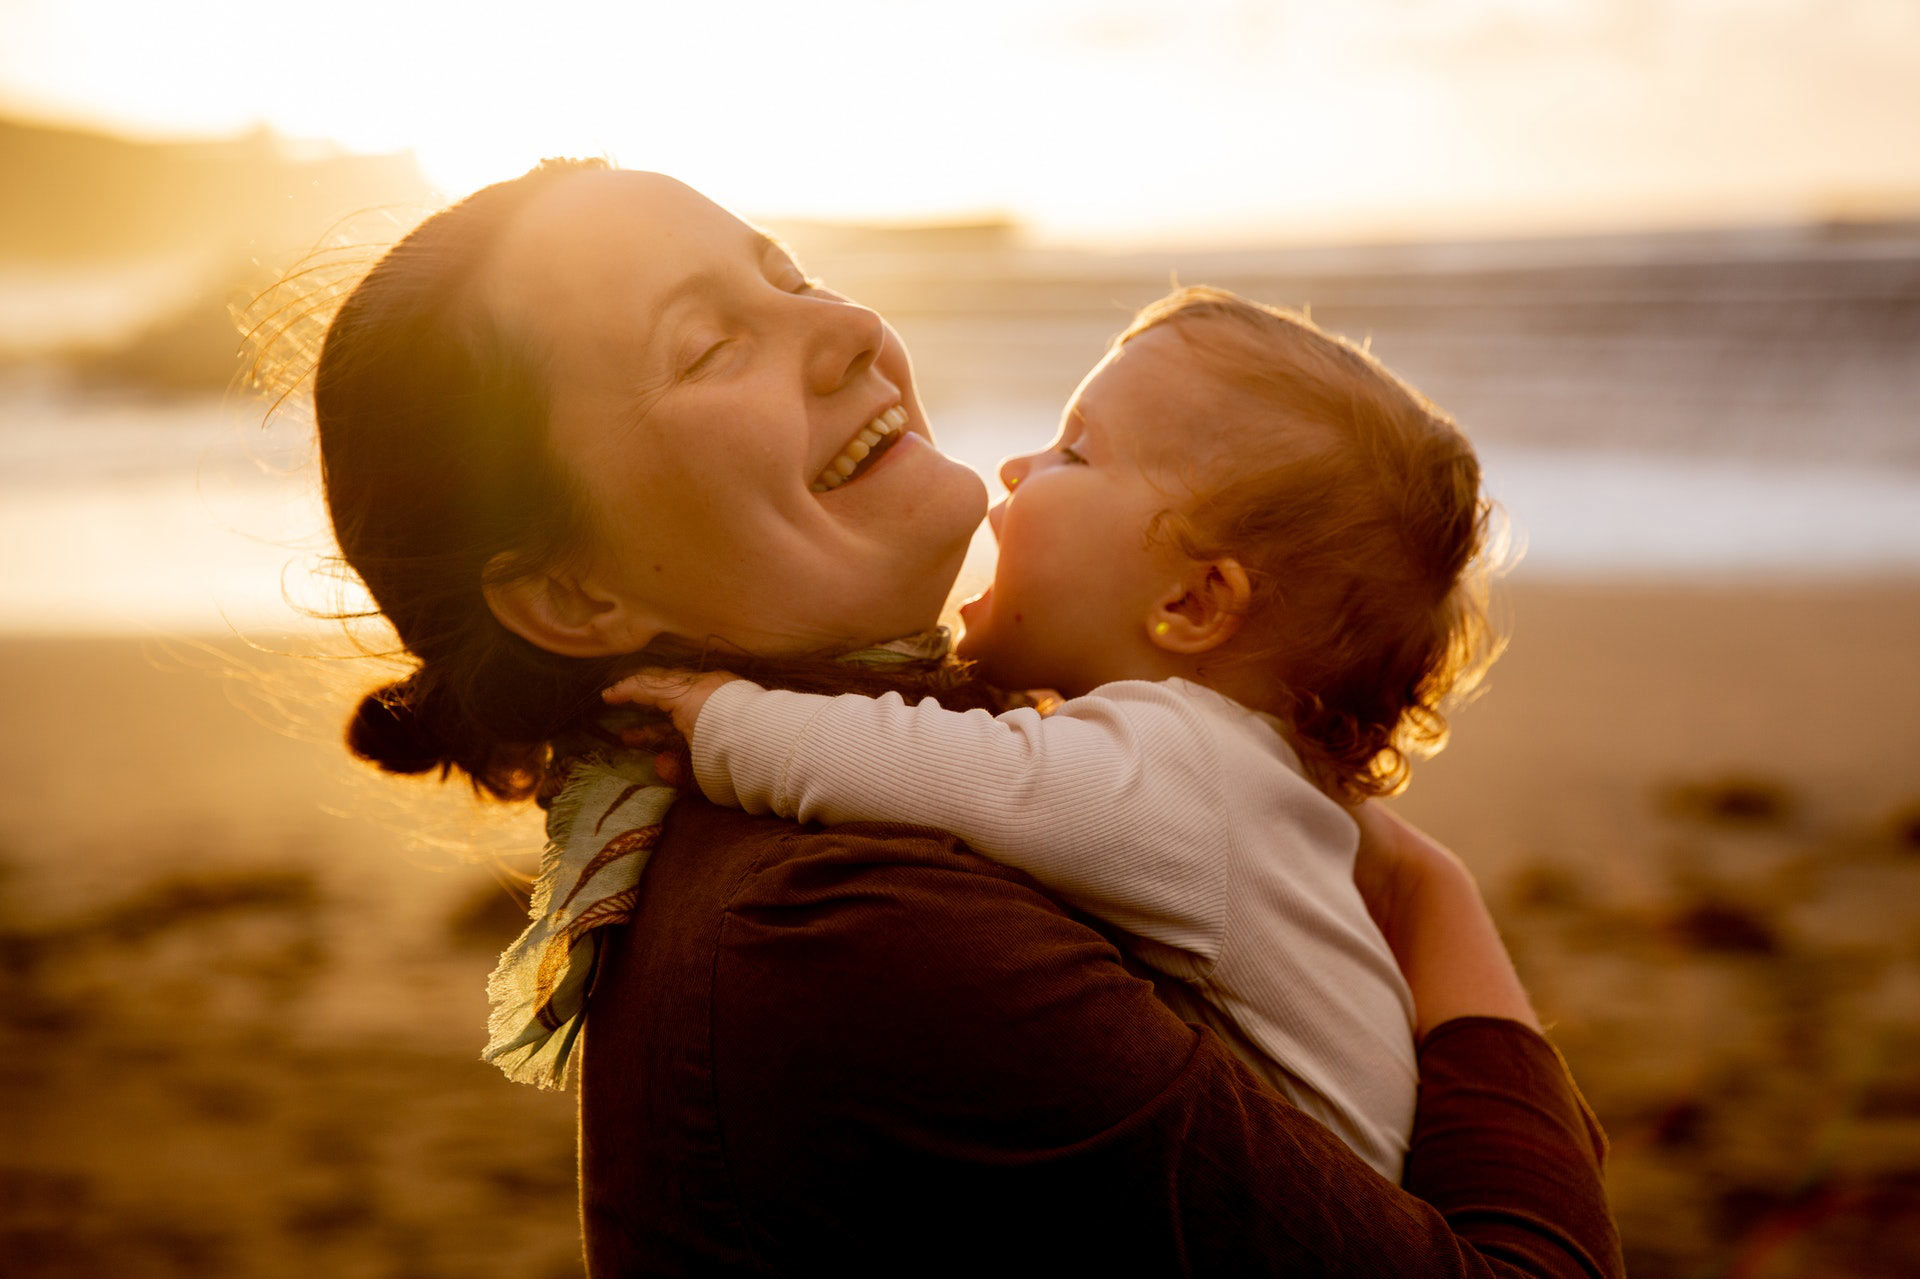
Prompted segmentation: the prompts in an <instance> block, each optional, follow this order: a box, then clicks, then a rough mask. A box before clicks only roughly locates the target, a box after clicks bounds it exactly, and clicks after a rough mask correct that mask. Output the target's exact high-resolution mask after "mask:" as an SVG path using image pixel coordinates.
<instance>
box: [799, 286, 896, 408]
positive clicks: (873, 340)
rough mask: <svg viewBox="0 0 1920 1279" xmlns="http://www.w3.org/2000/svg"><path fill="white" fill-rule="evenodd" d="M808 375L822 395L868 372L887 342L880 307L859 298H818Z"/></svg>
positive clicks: (830, 392)
mask: <svg viewBox="0 0 1920 1279" xmlns="http://www.w3.org/2000/svg"><path fill="white" fill-rule="evenodd" d="M815 305H817V306H820V307H822V308H823V310H821V311H820V312H819V313H817V314H816V315H815V317H814V324H815V326H816V328H815V330H814V341H813V351H812V353H811V359H810V360H809V368H808V377H809V380H810V381H811V382H812V383H813V389H814V392H815V393H816V394H819V395H831V394H832V393H833V392H835V391H838V390H839V389H840V388H841V387H843V386H846V385H847V384H848V383H850V382H852V381H853V380H854V379H855V378H857V377H859V376H860V375H861V374H862V373H865V372H866V371H867V369H868V368H869V367H871V366H872V364H873V362H874V360H876V359H877V358H879V355H880V349H881V348H882V347H883V346H885V345H886V342H887V329H886V324H885V323H884V322H883V321H882V320H881V319H880V313H879V312H878V311H874V310H870V309H869V308H867V307H864V306H861V305H859V304H858V303H855V302H844V301H840V300H837V299H834V300H828V299H818V300H817V301H816V302H815Z"/></svg>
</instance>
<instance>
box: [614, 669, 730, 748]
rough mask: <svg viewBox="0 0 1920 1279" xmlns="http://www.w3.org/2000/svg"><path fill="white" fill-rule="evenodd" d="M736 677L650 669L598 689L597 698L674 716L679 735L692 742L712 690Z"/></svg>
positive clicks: (725, 673) (717, 672)
mask: <svg viewBox="0 0 1920 1279" xmlns="http://www.w3.org/2000/svg"><path fill="white" fill-rule="evenodd" d="M739 678H740V677H739V676H738V675H735V674H733V673H731V672H729V671H705V672H701V673H699V674H695V673H693V672H691V671H676V670H673V669H671V668H669V667H664V666H650V667H647V668H646V669H645V670H641V671H636V672H634V673H633V674H632V675H629V676H627V677H626V678H625V679H623V680H621V681H620V682H619V683H617V684H614V685H612V686H610V687H608V688H603V689H601V690H600V697H601V699H602V700H604V701H606V702H609V703H620V702H631V703H633V704H634V705H636V706H651V707H653V708H654V709H655V710H662V711H665V712H666V713H667V714H669V715H671V716H672V717H673V726H674V727H675V728H677V729H679V730H680V736H682V737H684V738H686V739H687V740H688V741H692V740H693V726H694V725H695V724H697V723H699V721H700V708H701V707H703V706H705V705H706V704H707V699H708V698H709V697H712V696H713V690H714V689H716V688H719V687H720V686H721V685H722V684H730V683H732V682H733V681H734V680H736V679H739Z"/></svg>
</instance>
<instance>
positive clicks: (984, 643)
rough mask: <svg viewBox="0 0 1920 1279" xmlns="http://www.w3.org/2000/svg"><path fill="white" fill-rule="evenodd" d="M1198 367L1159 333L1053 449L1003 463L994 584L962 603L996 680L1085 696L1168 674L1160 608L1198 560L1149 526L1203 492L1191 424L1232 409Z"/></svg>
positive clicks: (993, 517)
mask: <svg viewBox="0 0 1920 1279" xmlns="http://www.w3.org/2000/svg"><path fill="white" fill-rule="evenodd" d="M1194 365H1195V362H1194V359H1193V356H1192V355H1191V353H1190V352H1189V351H1188V349H1187V347H1186V343H1185V342H1184V341H1183V340H1182V338H1181V337H1180V335H1179V334H1178V333H1176V332H1174V331H1173V329H1172V327H1171V326H1166V325H1163V326H1161V327H1160V328H1156V329H1149V330H1147V331H1146V332H1145V333H1142V334H1140V335H1139V336H1138V337H1135V338H1134V339H1133V340H1132V341H1130V342H1128V343H1127V344H1126V345H1125V346H1123V347H1121V348H1120V349H1119V350H1118V351H1116V352H1114V353H1113V354H1111V355H1109V356H1108V357H1107V359H1105V360H1103V361H1102V362H1101V363H1100V364H1099V365H1098V366H1097V367H1096V368H1095V369H1094V370H1093V372H1091V373H1089V374H1088V375H1087V378H1086V380H1085V381H1083V382H1082V383H1081V384H1080V388H1079V389H1078V390H1077V391H1075V392H1074V394H1073V399H1072V400H1070V401H1069V402H1068V404H1067V409H1066V412H1065V414H1064V415H1063V416H1062V418H1061V422H1060V432H1059V434H1058V435H1057V436H1055V438H1054V440H1053V442H1052V443H1051V444H1049V445H1048V446H1047V447H1046V448H1045V449H1043V450H1041V451H1040V452H1037V453H1028V454H1023V455H1021V456H1018V457H1011V458H1008V459H1007V460H1006V461H1005V462H1003V463H1001V466H1000V478H1001V480H1002V481H1003V482H1004V483H1005V484H1006V485H1007V487H1008V488H1009V489H1010V490H1011V492H1010V493H1009V495H1008V496H1007V498H1006V499H1005V500H1004V501H1002V502H1000V503H999V504H998V505H996V506H995V507H994V508H993V509H992V510H990V511H989V512H987V522H988V524H989V525H990V526H991V527H992V529H993V533H994V537H995V539H996V540H997V541H998V542H999V547H1000V557H999V563H998V565H997V566H996V568H995V571H994V577H993V585H992V587H990V588H989V589H988V590H987V591H986V592H985V593H984V594H982V595H980V596H978V597H977V598H975V599H973V600H970V601H968V602H967V603H966V604H965V605H964V606H962V608H961V610H960V616H961V619H962V620H963V621H964V622H965V623H966V631H965V634H964V636H963V637H962V639H961V641H960V646H959V651H960V654H961V655H962V656H963V657H970V658H973V659H975V660H976V661H978V662H979V663H980V664H981V671H982V674H984V675H985V676H986V677H987V678H988V679H990V680H992V681H994V682H995V683H997V684H1000V685H1002V686H1003V687H1007V688H1052V689H1057V690H1059V691H1060V692H1061V693H1063V694H1065V695H1066V696H1069V697H1073V696H1077V695H1079V694H1081V693H1084V692H1086V691H1087V690H1088V689H1091V688H1093V687H1095V686H1096V685H1099V684H1104V683H1108V682H1111V681H1113V680H1117V679H1154V678H1159V677H1160V676H1161V674H1162V673H1163V672H1162V671H1161V670H1160V669H1159V668H1158V665H1157V661H1156V655H1157V653H1158V650H1157V649H1155V648H1154V646H1153V645H1152V644H1151V642H1150V639H1149V636H1148V631H1147V627H1148V625H1149V621H1148V615H1149V614H1150V613H1151V612H1152V611H1153V609H1154V608H1155V607H1156V606H1157V605H1158V604H1160V603H1161V602H1162V601H1163V600H1164V599H1165V598H1166V597H1167V595H1168V593H1169V592H1170V591H1171V592H1173V593H1174V595H1175V596H1176V597H1177V596H1178V594H1179V593H1180V589H1181V588H1180V587H1179V586H1178V583H1179V582H1180V581H1181V570H1182V569H1183V568H1184V567H1185V565H1186V563H1187V560H1186V557H1185V556H1184V555H1183V554H1181V553H1180V552H1179V551H1178V550H1177V548H1175V547H1174V546H1173V545H1172V544H1171V543H1170V542H1169V541H1168V540H1167V539H1166V538H1164V537H1150V536H1149V526H1150V525H1151V524H1152V522H1153V520H1154V517H1155V516H1156V515H1158V514H1159V513H1161V512H1162V511H1166V510H1169V509H1179V508H1181V507H1183V505H1184V504H1185V503H1186V502H1187V501H1189V500H1190V499H1191V493H1190V492H1189V490H1188V489H1187V487H1186V484H1185V482H1184V480H1183V475H1182V472H1183V470H1184V469H1186V467H1185V466H1184V465H1183V464H1186V463H1190V462H1191V461H1192V457H1193V450H1192V448H1191V445H1192V443H1193V440H1192V438H1191V427H1190V424H1193V423H1205V422H1208V421H1210V420H1212V421H1218V420H1220V419H1219V417H1218V416H1217V415H1216V414H1215V413H1214V412H1213V410H1215V409H1216V408H1219V407H1223V406H1218V405H1215V404H1214V403H1213V401H1215V400H1217V399H1219V398H1220V397H1219V395H1218V393H1217V392H1214V391H1211V390H1210V389H1209V386H1208V383H1209V381H1210V380H1209V379H1206V378H1203V377H1201V376H1200V375H1199V372H1198V370H1197V369H1196V368H1195V366H1194Z"/></svg>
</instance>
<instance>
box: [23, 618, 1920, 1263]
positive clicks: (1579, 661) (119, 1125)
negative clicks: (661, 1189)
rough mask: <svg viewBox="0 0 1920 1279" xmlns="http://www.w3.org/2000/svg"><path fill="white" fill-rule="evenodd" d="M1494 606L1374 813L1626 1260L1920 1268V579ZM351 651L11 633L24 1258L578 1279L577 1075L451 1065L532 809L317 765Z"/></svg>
mask: <svg viewBox="0 0 1920 1279" xmlns="http://www.w3.org/2000/svg"><path fill="white" fill-rule="evenodd" d="M1508 603H1509V609H1510V612H1511V615H1512V630H1513V645H1512V648H1511V650H1510V651H1509V653H1508V655H1507V656H1506V657H1505V658H1504V659H1503V660H1502V662H1501V664H1500V665H1499V666H1498V667H1497V668H1496V669H1495V672H1494V675H1493V677H1492V680H1491V682H1490V686H1489V688H1488V691H1487V693H1486V695H1485V696H1484V697H1483V698H1482V700H1481V701H1480V702H1479V703H1477V704H1476V705H1474V706H1472V707H1470V708H1468V709H1467V710H1465V711H1464V712H1462V713H1461V714H1460V715H1459V716H1458V718H1457V720H1456V734H1455V740H1454V743H1453V745H1452V746H1450V747H1449V749H1448V750H1447V752H1446V753H1445V754H1444V755H1442V756H1441V757H1440V758H1439V759H1437V760H1434V761H1432V762H1430V763H1428V764H1426V765H1424V766H1422V767H1420V768H1419V769H1418V770H1417V771H1416V773H1415V781H1414V786H1413V789H1412V791H1411V792H1410V793H1409V794H1408V795H1407V796H1406V797H1404V798H1403V799H1402V800H1401V801H1399V802H1400V803H1401V805H1402V806H1403V808H1404V810H1405V811H1407V812H1408V813H1409V814H1410V815H1412V816H1413V817H1414V818H1415V820H1417V821H1420V822H1422V823H1424V824H1426V825H1427V826H1428V827H1429V828H1430V829H1432V830H1433V831H1434V832H1435V833H1436V834H1438V835H1439V836H1441V837H1442V838H1443V839H1445V840H1447V841H1448V842H1450V843H1451V844H1453V845H1454V846H1455V847H1456V848H1458V849H1459V850H1460V851H1461V852H1462V853H1463V854H1464V855H1466V856H1467V858H1468V859H1469V861H1470V862H1472V864H1473V865H1474V866H1475V868H1476V869H1477V871H1478V872H1479V874H1480V876H1481V879H1482V882H1483V885H1484V886H1485V888H1486V890H1487V892H1488V895H1489V897H1490V899H1491V900H1492V901H1493V903H1494V905H1495V908H1496V910H1497V912H1498V914H1499V916H1500V919H1501V922H1502V926H1503V928H1504V929H1505V931H1506V933H1507V935H1508V937H1509V939H1510V941H1511V944H1512V945H1513V948H1514V950H1515V953H1516V956H1517V958H1518V960H1519V962H1520V964H1521V967H1522V969H1523V971H1524V973H1525V975H1526V977H1527V979H1528V981H1529V983H1530V985H1531V987H1532V989H1533V990H1534V992H1535V994H1536V997H1537V1000H1538V1003H1539V1004H1540V1006H1541V1010H1542V1012H1543V1014H1544V1015H1545V1016H1546V1017H1547V1019H1548V1020H1549V1021H1550V1022H1551V1023H1552V1026H1553V1030H1552V1033H1553V1036H1554V1038H1555V1039H1556V1042H1557V1043H1558V1044H1559V1045H1560V1047H1561V1048H1562V1050H1563V1051H1564V1052H1565V1053H1566V1055H1567V1056H1568V1058H1569V1060H1570V1061H1571V1062H1572V1064H1573V1066H1574V1069H1575V1071H1576V1073H1577V1075H1578V1077H1579V1078H1580V1081H1581V1083H1582V1085H1583V1086H1584V1087H1585V1089H1586V1090H1587V1093H1588V1095H1589V1097H1590V1099H1591V1100H1592V1101H1593V1103H1594V1105H1595V1107H1596V1109H1597V1110H1598V1112H1599V1113H1600V1115H1601V1117H1602V1119H1603V1121H1604V1122H1605V1123H1606V1125H1607V1127H1608V1129H1609V1131H1610V1133H1611V1134H1612V1137H1613V1141H1614V1156H1613V1162H1612V1172H1611V1179H1612V1180H1611V1184H1612V1189H1613V1194H1614V1196H1615V1200H1616V1205H1617V1208H1618V1211H1619V1215H1620V1219H1621V1224H1622V1229H1623V1233H1624V1235H1625V1238H1626V1243H1627V1253H1628V1257H1629V1261H1630V1266H1631V1270H1632V1273H1634V1274H1635V1275H1636V1276H1640V1277H1642V1279H1645V1277H1648V1276H1653V1277H1656V1279H1657V1277H1659V1276H1669V1275H1671V1276H1691V1275H1703V1274H1737V1275H1741V1276H1745V1277H1748V1279H1753V1277H1757V1276H1783V1277H1784V1276H1829V1275H1831V1276H1841V1275H1845V1276H1852V1277H1866V1276H1880V1275H1886V1276H1892V1275H1904V1274H1910V1273H1916V1272H1920V908H1916V903H1920V666H1917V665H1916V660H1915V657H1916V654H1920V582H1915V581H1903V582H1894V583H1882V584H1860V583H1855V584H1841V585H1827V586H1804V585H1802V586H1786V585H1782V586H1775V587H1762V586H1754V585H1737V586H1736V585H1728V586H1724V587H1717V588H1708V587H1680V586H1658V587H1655V586H1640V585H1624V584H1623V585H1618V586H1602V585H1578V586H1575V585H1550V584H1543V583H1528V582H1524V581H1523V582H1521V583H1519V584H1516V585H1515V586H1513V587H1512V588H1510V590H1509V593H1508ZM308 646H309V647H311V644H309V645H308ZM375 677H376V675H375V672H373V671H372V670H371V669H370V668H368V667H365V666H359V665H356V664H352V663H345V664H343V663H330V662H324V661H319V660H314V659H300V660H294V659H290V658H287V657H283V656H275V655H269V654H265V653H260V652H253V651H248V650H246V649H245V648H244V647H243V646H241V645H239V644H237V643H236V642H235V641H233V640H232V639H231V638H229V639H226V640H222V641H217V642H211V643H200V642H189V641H183V640H178V639H172V640H163V639H144V640H131V639H128V640H112V639H74V640H58V639H54V640H23V639H13V640H0V690H3V694H4V698H5V702H4V704H5V706H6V708H7V709H6V722H7V725H8V731H7V732H6V733H5V734H4V740H0V776H4V777H5V779H6V784H5V787H4V789H0V959H3V960H4V964H3V965H0V982H4V990H3V991H0V1041H3V1042H0V1080H4V1084H3V1085H0V1086H3V1087H4V1105H0V1115H3V1116H4V1118H0V1125H3V1126H4V1127H3V1131H0V1147H3V1148H4V1152H5V1153H4V1155H0V1256H5V1257H6V1258H7V1265H6V1269H7V1272H8V1273H9V1274H18V1275H23V1276H25V1275H32V1276H53V1275H61V1276H77V1275H170V1274H176V1273H178V1274H194V1275H220V1274H234V1275H267V1274H271V1275H290V1276H297V1275H308V1274H311V1275H346V1274H381V1275H423V1276H424V1275H437V1274H442V1273H445V1274H456V1273H457V1274H463V1275H490V1274H500V1275H508V1274H511V1275H515V1276H529V1275H531V1276H548V1275H553V1276H558V1275H563V1274H577V1273H578V1271H579V1260H578V1225H577V1220H576V1215H575V1206H574V1191H573V1112H572V1107H573V1101H572V1098H571V1097H570V1096H555V1095H551V1094H538V1093H535V1092H533V1091H531V1090H529V1089H525V1088H520V1087H516V1086H513V1085H509V1084H507V1083H506V1082H505V1081H504V1080H502V1079H501V1078H500V1077H499V1076H498V1075H497V1073H495V1072H494V1071H492V1070H491V1068H489V1067H486V1066H484V1065H482V1064H480V1063H479V1062H478V1060H477V1058H476V1054H477V1051H478V1047H479V1043H480V1039H481V1036H480V1026H481V1023H482V1021H483V1018H484V999H483V995H482V991H481V982H482V980H483V978H484V975H485V973H486V971H487V969H488V968H489V967H490V965H491V962H492V954H493V952H494V951H495V950H497V949H498V947H499V946H500V945H501V944H503V942H504V941H505V940H506V939H508V938H509V937H510V936H511V935H512V933H513V932H514V930H515V928H516V922H515V908H514V906H513V904H512V902H511V899H510V898H509V896H508V894H507V893H506V892H505V890H504V889H502V888H501V887H499V886H498V884H497V883H496V882H495V879H494V875H493V871H492V870H491V869H490V867H489V864H488V862H487V860H486V858H485V856H483V854H484V853H485V852H487V851H489V850H506V849H515V848H521V849H525V848H531V847H532V845H533V842H534V841H535V839H537V827H536V825H535V824H534V823H530V822H529V821H528V820H527V818H526V816H525V815H524V814H520V815H517V816H516V815H513V814H510V813H507V812H503V811H502V810H499V809H497V808H491V807H488V806H481V805H475V804H472V803H468V802H461V801H460V799H459V793H458V790H457V788H454V787H447V788H440V787H436V786H434V785H432V784H430V783H427V784H407V783H399V782H389V781H384V780H381V779H378V778H374V777H372V776H370V775H368V774H366V773H365V772H364V771H362V770H360V769H358V768H357V767H356V766H355V765H353V764H352V763H351V762H350V761H349V760H347V759H346V758H345V756H344V753H343V752H342V751H341V750H340V749H339V748H338V747H337V746H336V745H335V741H336V733H337V725H338V723H339V720H340V716H341V714H342V707H343V706H344V704H345V701H346V699H347V698H348V697H349V696H350V695H351V694H352V693H354V692H357V691H358V690H359V689H360V688H361V687H364V686H366V685H367V684H370V683H371V682H373V681H374V679H375ZM519 864H520V865H523V866H524V865H526V864H527V859H526V858H524V857H522V858H521V860H520V863H519Z"/></svg>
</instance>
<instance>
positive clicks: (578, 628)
mask: <svg viewBox="0 0 1920 1279" xmlns="http://www.w3.org/2000/svg"><path fill="white" fill-rule="evenodd" d="M504 558H505V556H495V557H494V559H493V560H492V561H491V562H490V563H489V564H488V565H487V569H488V574H489V576H491V574H492V572H493V570H494V569H495V567H496V566H497V565H498V564H499V563H500V562H501V560H503V559H504ZM480 589H481V593H482V594H483V595H484V596H485V597H486V601H487V608H488V610H489V611H491V612H492V613H493V615H494V617H495V618H496V619H497V620H498V621H499V623H500V625H502V626H504V627H506V628H507V629H508V630H510V631H512V632H513V633H514V634H515V635H518V636H519V637H520V638H521V639H523V640H525V641H527V643H529V644H532V645H533V646H534V647H535V648H542V649H545V650H546V651H547V652H549V653H558V654H559V655H560V656H562V657H609V656H614V655H617V654H621V653H635V652H638V651H639V650H641V649H643V648H645V647H646V646H647V645H648V644H650V643H652V642H653V640H654V639H655V638H656V637H657V636H658V635H659V634H660V629H661V628H660V627H658V626H656V625H654V624H653V623H652V621H651V619H649V618H645V617H643V616H641V615H640V613H639V612H638V610H636V609H635V608H634V607H633V606H632V605H631V604H629V603H627V602H626V601H625V600H623V599H622V598H620V596H619V595H618V594H616V593H614V592H611V591H607V590H604V589H602V588H600V587H598V586H597V585H595V584H594V583H592V582H591V581H590V580H589V579H587V578H583V577H579V576H575V575H573V574H571V573H568V572H565V571H554V572H535V573H527V574H524V575H522V576H520V577H513V578H508V579H506V580H505V581H488V582H486V583H485V584H484V585H483V586H482V587H481V588H480Z"/></svg>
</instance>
